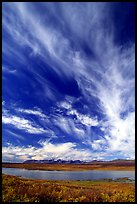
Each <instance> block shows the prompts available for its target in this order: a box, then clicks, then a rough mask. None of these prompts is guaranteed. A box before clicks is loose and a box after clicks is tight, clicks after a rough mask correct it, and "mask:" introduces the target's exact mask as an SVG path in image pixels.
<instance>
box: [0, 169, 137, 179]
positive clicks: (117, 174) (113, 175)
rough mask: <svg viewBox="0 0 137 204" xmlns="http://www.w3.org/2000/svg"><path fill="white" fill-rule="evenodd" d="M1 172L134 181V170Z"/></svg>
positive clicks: (28, 176)
mask: <svg viewBox="0 0 137 204" xmlns="http://www.w3.org/2000/svg"><path fill="white" fill-rule="evenodd" d="M2 173H4V174H9V175H14V176H21V177H23V178H28V179H40V180H41V179H48V180H100V179H106V178H107V179H114V180H115V179H118V178H124V177H127V178H129V179H131V180H133V181H135V171H106V170H105V171H103V170H89V171H41V170H27V169H18V168H2Z"/></svg>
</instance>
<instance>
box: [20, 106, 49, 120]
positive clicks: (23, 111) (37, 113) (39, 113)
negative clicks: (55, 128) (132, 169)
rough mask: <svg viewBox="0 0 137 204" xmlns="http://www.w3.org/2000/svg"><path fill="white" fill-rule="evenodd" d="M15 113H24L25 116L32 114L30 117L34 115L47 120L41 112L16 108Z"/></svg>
mask: <svg viewBox="0 0 137 204" xmlns="http://www.w3.org/2000/svg"><path fill="white" fill-rule="evenodd" d="M17 111H19V112H21V113H26V114H30V115H31V114H32V115H36V116H40V117H42V118H43V119H44V118H47V116H46V115H45V114H43V113H42V112H41V110H31V109H22V108H18V109H17Z"/></svg>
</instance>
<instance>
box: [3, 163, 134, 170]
mask: <svg viewBox="0 0 137 204" xmlns="http://www.w3.org/2000/svg"><path fill="white" fill-rule="evenodd" d="M2 167H7V168H25V169H35V170H48V171H52V170H58V171H61V170H62V171H82V170H121V171H124V170H131V171H132V170H133V171H134V170H135V162H134V161H125V162H111V163H110V162H108V163H106V162H105V163H104V162H99V163H98V162H97V163H92V164H36V163H33V164H23V163H3V164H2Z"/></svg>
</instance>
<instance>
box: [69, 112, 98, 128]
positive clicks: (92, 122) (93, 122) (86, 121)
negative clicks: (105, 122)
mask: <svg viewBox="0 0 137 204" xmlns="http://www.w3.org/2000/svg"><path fill="white" fill-rule="evenodd" d="M68 115H75V116H76V117H77V120H79V121H80V122H81V123H82V124H83V125H86V126H98V124H99V123H98V120H97V119H96V118H91V117H89V116H87V115H83V114H80V113H78V111H77V110H75V109H71V110H69V111H68Z"/></svg>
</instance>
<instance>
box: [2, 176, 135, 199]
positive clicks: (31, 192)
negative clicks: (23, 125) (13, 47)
mask: <svg viewBox="0 0 137 204" xmlns="http://www.w3.org/2000/svg"><path fill="white" fill-rule="evenodd" d="M2 201H3V202H63V201H64V202H135V186H134V184H133V183H118V182H113V181H112V182H102V181H50V180H31V179H23V178H19V177H16V176H9V175H2Z"/></svg>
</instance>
